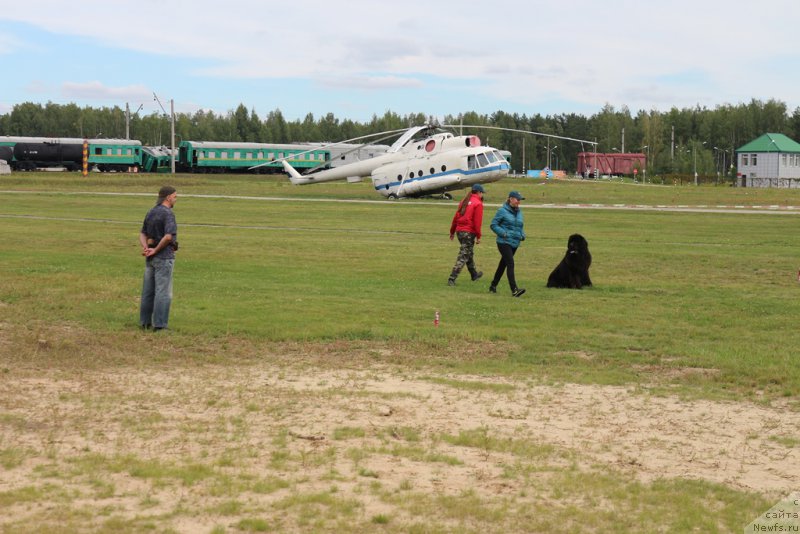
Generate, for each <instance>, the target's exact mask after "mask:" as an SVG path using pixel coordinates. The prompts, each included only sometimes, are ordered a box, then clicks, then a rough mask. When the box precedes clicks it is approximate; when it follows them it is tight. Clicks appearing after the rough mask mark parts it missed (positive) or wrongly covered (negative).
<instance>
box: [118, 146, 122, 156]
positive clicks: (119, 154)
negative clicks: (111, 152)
mask: <svg viewBox="0 0 800 534" xmlns="http://www.w3.org/2000/svg"><path fill="white" fill-rule="evenodd" d="M121 155H122V149H121V148H118V149H117V156H121Z"/></svg>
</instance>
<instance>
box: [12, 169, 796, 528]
mask: <svg viewBox="0 0 800 534" xmlns="http://www.w3.org/2000/svg"><path fill="white" fill-rule="evenodd" d="M162 180H168V181H170V182H171V183H173V184H175V185H176V186H177V187H178V191H179V199H178V204H177V206H176V215H177V218H178V223H179V228H180V243H181V250H180V252H179V254H178V260H177V262H176V272H175V300H174V302H173V308H172V316H171V320H170V327H171V332H168V333H167V334H166V335H164V336H153V335H148V334H145V333H141V332H139V331H138V329H137V325H136V322H137V318H138V298H139V290H140V284H141V276H142V263H143V260H142V259H141V257H140V256H139V250H138V243H137V235H138V230H139V226H140V224H141V220H142V218H143V216H144V214H145V212H146V210H147V209H148V208H149V207H151V206H152V204H153V201H154V200H155V198H154V197H155V194H154V192H155V191H157V190H158V187H159V186H160V185H161V181H162ZM0 184H2V185H0V189H1V190H2V191H0V202H1V204H0V387H2V386H6V385H7V386H9V389H11V386H16V385H17V384H18V383H19V384H22V383H23V382H20V380H22V379H24V380H25V381H24V385H25V387H28V388H29V389H24V388H23V386H20V388H22V389H19V390H17V389H14V391H15V393H16V394H17V396H16V397H14V398H15V399H20V398H22V399H23V400H22V401H21V403H22V406H18V405H15V404H13V402H12V401H10V400H6V399H5V398H0V439H2V441H0V475H5V474H6V472H7V473H8V474H10V475H16V478H14V479H13V480H14V482H13V483H12V484H11V485H9V486H8V489H7V490H5V491H3V492H0V505H2V506H0V507H4V508H6V509H8V510H11V511H12V512H13V514H14V515H13V516H9V517H13V518H14V519H10V520H7V521H6V520H2V521H3V522H0V530H1V531H2V532H28V531H32V530H36V531H41V532H58V531H63V530H68V531H76V532H83V531H86V532H89V531H92V532H112V531H131V532H133V531H149V530H153V531H158V532H161V531H166V532H170V531H179V530H191V529H193V528H201V527H202V528H201V531H205V532H242V531H244V532H269V531H281V530H285V531H318V532H336V531H350V532H374V531H376V530H380V531H386V532H487V531H492V532H525V531H553V532H567V531H575V530H586V531H595V532H607V531H616V532H641V531H664V532H684V531H703V532H730V531H737V530H740V529H741V528H742V527H743V525H745V524H747V523H748V522H749V521H751V520H752V519H753V518H755V517H756V516H757V515H758V514H759V513H761V512H763V511H764V510H765V509H767V508H768V507H769V506H770V505H771V504H773V503H774V499H773V497H774V496H773V495H761V494H759V493H758V492H750V491H745V490H741V489H733V488H731V487H728V486H726V485H724V484H717V483H712V482H706V481H698V480H689V479H684V478H654V479H649V480H641V479H638V478H636V477H634V476H632V475H631V474H630V473H629V472H628V471H626V470H625V469H617V467H618V466H615V465H613V464H610V465H595V464H587V463H586V460H585V458H584V457H583V456H582V454H581V451H578V450H573V449H569V448H567V447H562V446H557V445H554V444H552V443H549V442H547V441H545V440H542V441H539V440H537V439H533V440H532V439H530V438H529V437H528V436H527V435H526V432H525V431H524V429H520V431H519V436H525V437H517V433H516V432H512V433H511V434H509V433H506V434H501V433H500V432H498V431H497V430H496V428H494V427H493V426H492V423H491V421H490V422H489V423H479V422H473V421H460V422H458V423H459V424H458V425H457V427H456V428H452V429H450V430H447V431H444V430H443V431H432V430H431V429H430V428H422V422H419V424H420V427H419V428H418V427H417V426H413V425H414V424H416V423H409V425H411V426H404V424H403V423H398V422H396V421H395V420H393V417H394V415H393V412H391V411H389V412H387V411H386V410H385V409H382V408H381V407H382V406H385V405H390V406H391V407H392V409H393V410H396V411H395V412H394V413H398V412H400V413H403V412H404V411H405V413H408V412H413V410H414V406H415V403H417V402H419V401H420V400H421V399H425V400H430V399H428V398H427V397H426V395H427V394H428V393H427V392H426V391H424V389H423V390H421V391H415V392H413V393H411V392H409V393H406V394H402V395H394V396H393V395H391V394H387V393H384V392H383V391H373V390H370V389H368V388H361V387H360V386H359V384H358V380H356V379H355V378H354V379H353V381H352V384H348V386H347V387H332V386H330V385H329V384H328V383H326V382H321V381H320V382H318V383H313V382H312V383H309V384H305V383H295V382H292V381H288V380H285V378H286V377H285V376H284V375H286V376H290V377H294V378H293V379H292V380H295V381H297V380H299V379H298V378H297V376H298V375H300V376H302V369H314V370H317V369H328V370H330V371H331V372H332V373H338V374H340V375H347V373H348V372H353V373H354V374H355V372H356V371H364V372H366V373H374V374H376V375H378V374H379V373H381V372H382V371H383V370H386V369H390V370H391V372H390V374H391V376H393V377H395V378H396V379H398V380H402V379H403V378H404V377H405V374H406V373H408V374H411V373H416V374H415V376H416V377H417V378H418V379H420V381H423V382H424V384H425V385H430V386H431V388H434V387H437V388H443V389H445V390H446V391H447V392H448V394H447V395H445V396H444V397H443V398H442V399H441V403H442V405H443V408H444V410H445V411H446V409H447V405H448V402H450V400H451V398H449V397H448V396H449V395H452V398H458V397H459V396H461V395H475V396H476V398H480V397H481V396H487V397H491V398H493V399H497V398H502V397H504V396H506V395H508V396H511V395H513V394H515V393H519V392H520V390H521V389H522V388H524V387H525V386H526V385H531V386H536V385H542V384H544V385H548V384H555V385H560V384H567V383H584V384H599V385H605V384H610V385H624V386H628V387H629V389H631V390H635V391H637V392H639V393H642V392H652V393H654V394H661V395H679V396H685V397H689V398H694V399H698V398H699V399H711V400H716V399H724V400H726V401H730V400H737V401H741V400H745V401H757V402H761V403H765V404H773V405H776V406H780V407H781V409H784V408H785V409H787V410H792V409H794V410H796V409H797V408H798V407H800V402H799V401H800V365H799V364H798V361H797V358H796V354H795V352H796V351H795V347H797V346H800V330H799V329H797V327H796V324H797V322H798V319H800V299H798V291H800V283H798V281H797V270H798V267H800V259H798V251H799V250H800V233H798V232H797V227H798V222H800V219H798V215H793V214H791V213H780V214H778V213H776V214H745V213H688V212H657V211H619V210H600V209H570V210H568V209H559V208H552V207H544V206H543V205H544V204H549V203H581V204H592V203H600V204H616V203H620V204H651V205H662V204H664V205H683V204H686V205H716V204H729V205H733V204H741V205H772V204H776V205H784V206H786V205H795V206H797V205H800V192H798V191H786V190H780V191H779V190H741V189H735V188H723V187H699V188H694V187H683V188H674V187H642V186H632V185H622V184H615V183H607V182H604V183H594V182H554V183H547V184H544V185H542V183H541V182H539V181H522V180H507V181H504V182H501V183H499V184H492V185H490V186H488V187H487V189H488V191H489V192H488V194H487V202H489V203H499V202H501V201H502V200H503V196H504V194H505V192H507V191H508V190H510V189H520V190H522V191H523V194H524V195H525V196H526V197H528V200H527V201H526V203H525V207H524V210H525V217H526V231H527V234H528V239H527V241H525V242H524V243H523V245H522V247H521V248H520V250H519V251H518V254H517V277H518V279H519V281H520V282H521V284H522V285H523V287H526V288H527V290H528V292H527V293H526V294H525V296H524V297H522V298H520V299H513V298H511V297H510V295H509V290H508V287H507V286H506V285H501V286H500V288H499V292H498V294H497V295H491V294H489V293H488V292H487V286H488V279H489V278H490V277H491V274H492V272H493V270H494V267H495V265H496V262H497V258H498V254H497V251H496V248H495V246H494V242H493V240H492V239H491V237H490V232H489V229H488V222H489V220H490V218H491V216H492V214H493V212H494V210H495V207H492V206H490V207H488V208H487V210H486V220H485V222H484V231H485V233H486V237H485V238H484V241H483V243H482V244H480V245H479V246H478V247H477V249H476V254H477V256H476V260H477V263H478V265H479V267H480V268H481V269H482V270H483V271H484V273H485V274H484V278H483V280H481V281H480V282H477V283H472V282H470V281H469V280H468V278H467V277H465V276H462V277H461V278H460V279H459V281H458V285H457V286H456V287H455V288H452V287H448V286H447V284H446V279H447V275H448V274H449V272H450V268H451V266H452V263H453V261H454V259H455V255H456V252H457V250H456V247H455V245H454V244H453V243H452V242H450V241H449V240H448V229H449V224H450V220H451V217H452V213H453V210H454V209H455V203H452V202H451V203H446V202H441V201H436V200H422V201H418V202H406V201H401V202H375V203H372V202H370V203H363V202H362V203H331V202H324V201H318V200H324V199H328V198H340V199H359V200H377V196H376V195H375V194H374V193H373V192H371V191H370V187H369V185H368V184H331V185H324V186H320V187H316V188H315V187H307V188H297V187H292V186H289V185H288V182H286V181H284V180H279V179H276V178H267V179H264V178H256V177H240V176H212V177H205V176H198V177H195V176H187V175H182V176H177V177H171V178H165V177H163V176H161V177H150V176H145V175H140V176H127V175H120V176H113V175H112V176H98V175H95V174H92V175H91V176H90V177H89V178H87V179H82V178H80V177H79V176H78V175H76V174H56V173H38V174H37V173H31V174H28V173H24V174H22V173H18V174H13V175H11V176H10V177H3V178H2V180H0ZM12 190H13V191H17V192H13V193H12V192H8V191H12ZM20 191H21V192H20ZM111 191H115V192H122V193H126V194H127V195H125V196H110V195H104V194H101V193H104V192H111ZM202 195H238V196H240V197H242V196H250V197H285V198H289V199H290V200H288V201H275V200H266V199H265V198H205V197H203V196H202ZM573 232H580V233H582V234H583V235H584V236H586V237H587V239H588V240H589V243H590V248H591V251H592V254H593V256H594V264H593V267H592V271H591V272H592V278H593V280H594V282H595V287H593V288H590V289H586V290H583V291H568V290H549V289H547V288H546V287H544V286H545V281H546V279H547V275H548V274H549V272H550V271H551V270H552V268H553V267H554V266H555V265H556V264H557V263H558V261H559V260H560V259H561V257H562V256H563V253H564V249H565V246H566V239H567V236H568V235H569V234H571V233H573ZM503 284H505V282H504V283H503ZM436 312H438V313H439V316H440V324H439V325H438V326H434V323H433V318H434V314H435V313H436ZM267 363H268V364H269V365H265V366H264V369H268V370H269V371H270V373H274V374H264V375H260V374H258V373H255V372H254V374H253V375H249V374H248V373H247V371H248V370H249V369H250V367H256V368H259V369H260V367H258V365H259V364H267ZM209 368H210V369H213V370H214V379H213V380H212V379H211V378H209V377H208V376H207V375H206V374H204V372H206V371H205V370H207V369H209ZM281 369H283V371H282V370H281ZM297 369H300V370H301V371H299V372H297V371H296V370H297ZM290 370H291V371H292V372H290ZM128 373H134V374H135V375H136V376H137V377H138V376H141V377H142V379H143V380H144V381H146V380H148V377H150V379H152V376H153V375H158V376H164V377H168V378H167V379H166V380H167V386H164V382H159V386H158V387H154V388H152V389H147V388H143V390H140V391H135V392H128V391H126V390H124V388H123V387H122V386H120V385H119V384H118V383H119V382H124V380H123V378H124V377H125V376H126V375H127V374H128ZM240 374H243V375H244V376H245V378H244V379H240V377H239V376H238V375H240ZM203 377H205V378H203ZM497 377H500V378H501V379H502V380H488V379H495V378H497ZM40 378H41V381H42V384H44V385H47V380H48V379H49V380H52V381H53V382H55V383H56V384H57V385H58V386H59V387H57V388H55V389H54V390H48V389H47V388H46V387H44V386H43V385H42V384H40V382H39V379H40ZM484 378H486V379H487V380H486V381H483V380H482V379H484ZM193 380H196V381H197V382H193ZM351 386H352V387H351ZM23 394H24V395H23ZM29 397H30V401H29V400H28V399H29ZM34 397H35V398H34ZM27 402H30V408H29V407H28V405H27ZM319 404H324V405H333V406H347V408H348V409H349V410H350V411H347V410H345V411H344V412H343V413H348V414H352V418H350V417H342V418H341V419H338V420H335V421H333V420H332V421H322V422H320V421H317V420H307V419H305V417H307V415H308V414H307V413H306V412H307V410H306V408H307V407H308V406H315V405H319ZM184 405H186V406H191V407H192V408H194V409H195V410H196V411H191V410H189V409H187V410H183V409H182V408H183V406H184ZM33 407H36V409H33ZM43 407H44V408H43ZM527 410H529V407H525V406H520V407H519V409H516V408H514V407H503V406H490V407H486V413H488V414H489V416H490V417H491V418H494V419H495V420H498V421H500V422H511V424H512V425H516V424H517V421H514V420H515V419H520V420H523V419H525V418H526V414H527ZM323 423H325V424H327V425H328V427H329V429H330V432H329V433H328V434H327V435H324V436H322V437H323V438H324V439H319V440H317V439H316V438H317V437H318V434H319V433H320V432H319V431H318V428H317V426H316V425H322V424H323ZM425 423H427V421H425ZM484 425H485V426H484ZM519 425H520V427H522V426H523V425H524V423H523V422H522V421H520V422H519ZM586 431H587V432H591V429H587V430H586ZM775 432H776V434H775V435H774V436H772V437H770V438H769V439H768V440H769V441H771V442H772V443H775V444H777V445H779V446H781V447H782V448H784V449H786V452H787V454H788V453H791V452H792V450H793V449H796V448H797V445H798V436H797V435H796V434H794V433H793V430H792V429H791V428H780V429H775ZM23 438H25V439H23ZM753 439H755V437H754V438H753ZM151 443H152V445H151ZM137 444H138V445H139V447H138V448H136V445H137ZM143 444H144V445H143ZM737 458H738V456H737ZM379 460H382V461H379ZM787 461H788V460H787ZM476 465H477V466H479V467H478V468H476ZM422 466H424V467H425V468H427V469H431V470H432V473H433V474H432V475H431V477H430V479H424V480H420V479H415V480H414V482H413V483H412V482H411V480H410V479H411V478H412V476H411V474H413V473H415V471H416V468H417V467H422ZM395 471H396V472H397V473H396V477H395V478H392V477H393V476H394V475H395ZM445 472H447V473H451V472H455V473H460V474H461V476H463V478H458V476H454V477H452V478H451V477H442V478H443V479H445V480H465V481H470V480H475V478H471V477H478V479H480V480H481V481H484V480H489V481H491V485H490V486H489V487H492V488H497V489H496V492H493V493H486V492H485V491H483V490H482V489H480V488H478V489H476V488H472V487H463V488H443V487H441V486H437V484H438V483H439V479H438V474H440V473H445ZM467 472H469V473H467ZM23 473H25V475H24V476H23ZM4 480H6V478H5V476H4ZM9 480H11V479H9ZM392 480H394V482H393V483H392V482H390V481H392ZM399 480H402V483H400V482H398V481H399ZM332 484H335V485H333V486H332ZM426 484H427V486H426ZM123 488H124V489H123ZM505 488H514V489H513V491H510V490H508V491H507V490H506V489H505ZM484 489H485V487H484ZM482 491H483V492H482ZM180 525H183V527H182V528H181V526H180ZM187 525H188V526H187Z"/></svg>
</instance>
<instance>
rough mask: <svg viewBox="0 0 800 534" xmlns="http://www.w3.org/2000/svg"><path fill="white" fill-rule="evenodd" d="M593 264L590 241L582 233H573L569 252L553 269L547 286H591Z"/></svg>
mask: <svg viewBox="0 0 800 534" xmlns="http://www.w3.org/2000/svg"><path fill="white" fill-rule="evenodd" d="M591 264H592V255H591V254H590V253H589V243H588V242H587V241H586V239H584V238H583V236H582V235H580V234H572V235H571V236H569V240H567V253H566V254H565V255H564V259H563V260H561V263H559V264H558V266H557V267H556V268H555V269H553V272H552V273H550V277H549V278H548V279H547V287H568V288H570V289H580V288H582V287H583V286H591V285H592V280H591V278H589V266H590V265H591Z"/></svg>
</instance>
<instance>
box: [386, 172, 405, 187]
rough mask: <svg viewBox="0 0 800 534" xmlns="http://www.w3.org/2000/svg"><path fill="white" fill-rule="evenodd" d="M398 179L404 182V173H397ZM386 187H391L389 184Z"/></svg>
mask: <svg viewBox="0 0 800 534" xmlns="http://www.w3.org/2000/svg"><path fill="white" fill-rule="evenodd" d="M397 179H398V180H400V181H401V182H402V181H403V175H402V174H398V175H397ZM386 187H389V186H388V185H387V186H386Z"/></svg>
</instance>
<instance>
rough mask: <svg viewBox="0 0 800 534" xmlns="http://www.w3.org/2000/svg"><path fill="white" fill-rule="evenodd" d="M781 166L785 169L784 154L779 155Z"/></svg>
mask: <svg viewBox="0 0 800 534" xmlns="http://www.w3.org/2000/svg"><path fill="white" fill-rule="evenodd" d="M781 166H783V167H786V154H781Z"/></svg>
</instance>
